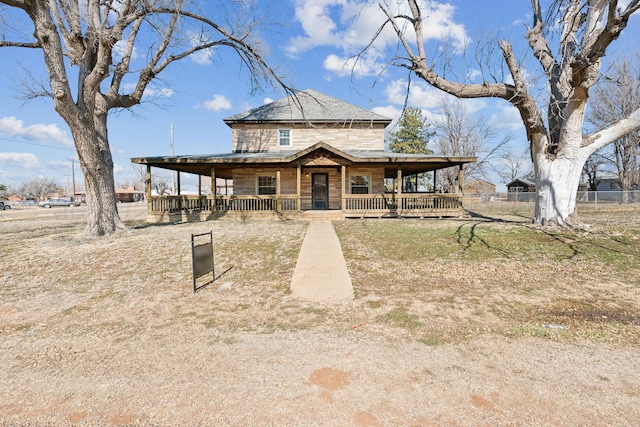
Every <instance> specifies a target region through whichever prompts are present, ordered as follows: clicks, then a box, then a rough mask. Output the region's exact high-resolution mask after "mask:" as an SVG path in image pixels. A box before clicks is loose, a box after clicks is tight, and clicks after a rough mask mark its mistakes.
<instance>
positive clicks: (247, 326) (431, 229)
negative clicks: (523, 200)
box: [0, 204, 640, 426]
mask: <svg viewBox="0 0 640 427" xmlns="http://www.w3.org/2000/svg"><path fill="white" fill-rule="evenodd" d="M121 211H122V215H123V218H125V220H126V221H128V222H129V224H130V225H132V226H135V225H140V224H142V222H143V221H142V220H143V218H144V206H141V205H138V204H135V205H122V207H121ZM583 220H584V221H586V222H588V223H590V224H592V228H591V229H590V230H589V232H580V233H572V232H571V233H570V232H560V231H557V232H555V231H554V232H551V231H541V230H538V229H534V228H531V227H530V226H529V225H528V221H527V219H526V218H522V217H501V218H499V221H496V220H494V221H490V220H487V219H484V218H477V219H476V218H466V219H456V220H443V221H437V220H424V221H419V220H378V221H376V220H371V221H359V220H355V221H343V222H336V223H334V226H335V228H336V231H337V233H338V236H339V238H340V241H341V243H342V245H343V249H344V254H345V258H346V260H347V265H348V267H349V270H350V272H351V275H352V280H353V284H354V290H355V294H356V298H355V300H354V302H353V303H350V304H346V305H337V306H336V305H321V304H310V303H303V302H299V301H296V300H294V299H292V298H291V297H290V294H289V290H288V286H289V281H290V279H291V276H292V274H293V270H294V268H295V262H296V257H297V253H298V250H299V248H300V245H301V244H302V239H303V237H304V232H305V230H306V224H305V223H301V222H260V221H249V222H234V221H218V222H207V223H195V224H178V225H166V226H148V227H141V228H137V229H132V230H131V232H130V233H128V234H125V235H119V236H117V237H114V238H109V239H99V240H86V239H84V238H83V236H82V228H83V225H84V216H83V211H82V208H77V209H58V210H53V209H52V210H47V211H43V210H38V209H33V208H32V209H28V208H25V209H12V210H11V211H10V212H3V213H2V215H0V233H1V234H2V236H3V242H4V245H3V246H2V247H1V248H0V254H1V258H0V259H1V267H2V268H1V269H0V279H2V284H1V285H0V384H2V385H3V386H2V387H1V388H0V425H80V426H83V425H113V426H115V425H167V426H175V425H185V426H186V425H233V426H236V425H278V426H280V425H291V426H307V425H326V426H336V425H345V426H349V425H352V426H376V425H380V426H393V425H398V426H404V425H414V426H427V425H470V426H472V425H473V426H475V425H495V424H511V425H531V424H537V425H554V426H555V425H575V424H576V423H580V424H585V425H630V424H633V423H635V422H636V420H637V419H640V378H639V377H638V375H637V373H638V372H639V371H640V358H638V357H637V355H638V351H639V350H640V264H639V263H638V259H640V223H639V222H638V220H637V212H625V211H616V212H597V213H596V212H592V213H588V214H586V215H583ZM209 230H212V231H213V234H214V239H215V243H214V246H215V254H216V272H217V273H218V274H219V273H221V272H223V271H225V270H228V271H227V272H226V273H225V274H224V275H223V276H222V277H221V278H220V279H219V281H218V282H217V283H216V284H214V285H211V286H209V287H207V288H205V289H203V290H201V291H200V292H199V293H197V294H195V295H194V294H193V293H192V287H191V286H192V284H191V258H190V257H191V253H190V235H191V233H202V232H208V231H209ZM226 282H230V283H231V284H232V285H231V288H230V289H229V290H228V291H226V292H217V291H216V288H217V286H218V284H219V283H226Z"/></svg>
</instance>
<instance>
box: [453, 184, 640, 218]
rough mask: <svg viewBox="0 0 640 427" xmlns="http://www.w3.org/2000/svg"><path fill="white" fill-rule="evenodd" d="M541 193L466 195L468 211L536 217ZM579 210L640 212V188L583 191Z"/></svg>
mask: <svg viewBox="0 0 640 427" xmlns="http://www.w3.org/2000/svg"><path fill="white" fill-rule="evenodd" d="M536 197H537V193H535V192H532V193H479V194H465V196H464V199H463V203H464V208H465V210H467V211H472V212H477V213H493V214H514V215H526V216H533V214H534V209H535V200H536ZM576 204H577V206H578V212H581V211H582V212H584V211H589V210H594V211H597V210H605V209H620V208H623V209H625V210H638V211H640V191H638V190H634V191H579V192H578V194H577V198H576Z"/></svg>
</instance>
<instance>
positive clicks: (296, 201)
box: [149, 193, 462, 217]
mask: <svg viewBox="0 0 640 427" xmlns="http://www.w3.org/2000/svg"><path fill="white" fill-rule="evenodd" d="M149 204H150V207H149V213H180V212H189V213H195V212H256V213H258V212H290V213H293V212H299V211H300V210H301V208H300V198H299V197H298V196H296V195H280V196H275V195H274V196H217V197H215V198H214V197H212V196H153V197H151V200H150V201H149ZM342 207H343V208H342V212H344V214H345V216H356V217H366V216H372V217H375V216H420V217H423V216H448V215H458V214H461V213H462V195H461V194H455V193H454V194H434V193H404V194H401V195H397V194H348V195H345V197H343V199H342Z"/></svg>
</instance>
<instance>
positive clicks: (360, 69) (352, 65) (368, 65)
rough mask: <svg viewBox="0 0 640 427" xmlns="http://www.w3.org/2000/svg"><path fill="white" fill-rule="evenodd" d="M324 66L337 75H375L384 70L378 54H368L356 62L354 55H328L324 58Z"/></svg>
mask: <svg viewBox="0 0 640 427" xmlns="http://www.w3.org/2000/svg"><path fill="white" fill-rule="evenodd" d="M323 65H324V68H325V69H327V70H329V71H331V72H333V73H335V74H337V75H339V76H342V77H344V76H350V75H354V76H356V77H362V76H376V75H379V74H381V73H382V72H383V71H384V67H385V64H384V63H383V62H382V61H380V55H378V54H368V55H365V56H364V57H362V58H360V60H358V61H357V62H356V59H355V58H354V57H351V58H341V57H339V56H337V55H333V54H332V55H329V56H327V58H326V59H325V60H324V63H323Z"/></svg>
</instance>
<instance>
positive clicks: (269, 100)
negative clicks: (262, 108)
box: [262, 97, 273, 105]
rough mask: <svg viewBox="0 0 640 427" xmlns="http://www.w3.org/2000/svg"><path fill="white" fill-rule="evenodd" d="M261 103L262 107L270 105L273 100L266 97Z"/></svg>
mask: <svg viewBox="0 0 640 427" xmlns="http://www.w3.org/2000/svg"><path fill="white" fill-rule="evenodd" d="M262 102H263V104H264V105H267V104H271V103H272V102H273V99H271V98H269V97H266V98H265V99H263V100H262Z"/></svg>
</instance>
